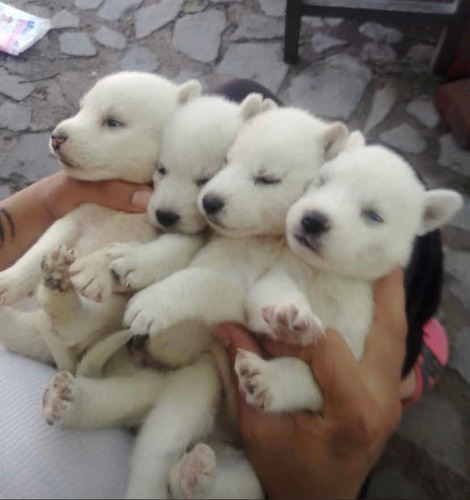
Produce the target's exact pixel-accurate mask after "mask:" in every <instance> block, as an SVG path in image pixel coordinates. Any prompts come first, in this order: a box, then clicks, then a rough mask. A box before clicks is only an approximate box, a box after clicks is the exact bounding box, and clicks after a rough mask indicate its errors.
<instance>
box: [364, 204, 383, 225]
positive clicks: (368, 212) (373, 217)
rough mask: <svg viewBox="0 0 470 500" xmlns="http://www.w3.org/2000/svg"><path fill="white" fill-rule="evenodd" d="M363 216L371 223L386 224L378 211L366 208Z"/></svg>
mask: <svg viewBox="0 0 470 500" xmlns="http://www.w3.org/2000/svg"><path fill="white" fill-rule="evenodd" d="M362 216H363V217H364V218H365V219H367V220H368V221H370V222H373V223H375V224H381V223H382V222H384V220H383V218H382V217H381V216H380V215H379V214H378V213H377V211H376V210H373V209H371V208H366V209H364V210H363V211H362Z"/></svg>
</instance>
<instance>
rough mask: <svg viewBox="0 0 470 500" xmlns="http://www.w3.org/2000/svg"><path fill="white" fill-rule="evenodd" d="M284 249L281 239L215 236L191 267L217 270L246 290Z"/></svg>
mask: <svg viewBox="0 0 470 500" xmlns="http://www.w3.org/2000/svg"><path fill="white" fill-rule="evenodd" d="M283 248H284V243H283V240H282V238H275V237H272V238H270V237H259V238H256V237H254V238H242V239H239V240H238V239H230V238H223V237H216V238H214V239H213V240H212V241H211V242H210V244H209V245H207V246H206V247H205V249H204V251H203V252H201V253H200V255H199V257H197V258H196V259H194V261H193V263H192V264H191V265H192V266H193V265H194V266H196V267H197V266H201V267H206V268H209V269H213V270H216V271H218V272H220V273H222V274H223V275H224V276H225V277H226V278H227V279H229V280H231V281H234V282H236V283H238V284H240V285H242V286H243V288H245V289H247V290H248V289H249V288H250V287H251V286H252V285H253V283H255V282H256V281H257V280H258V279H259V278H260V277H261V276H262V275H263V274H264V273H265V272H266V270H267V269H269V268H270V267H271V266H272V265H273V263H274V262H275V260H276V258H277V257H278V256H279V254H280V252H281V251H282V249H283Z"/></svg>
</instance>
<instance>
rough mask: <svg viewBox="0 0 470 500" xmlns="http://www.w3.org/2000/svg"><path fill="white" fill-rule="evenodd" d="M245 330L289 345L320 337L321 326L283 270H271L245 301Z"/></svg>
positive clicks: (307, 303) (306, 342) (308, 341)
mask: <svg viewBox="0 0 470 500" xmlns="http://www.w3.org/2000/svg"><path fill="white" fill-rule="evenodd" d="M246 311H247V322H248V328H249V329H250V330H251V331H253V332H255V333H258V334H263V335H267V336H269V337H272V338H276V339H279V340H282V341H284V342H287V343H291V344H303V345H305V344H310V343H312V342H315V340H316V339H317V338H318V337H321V336H323V335H324V334H325V333H324V328H323V324H322V322H321V320H320V318H318V316H316V315H315V314H314V313H313V312H312V309H311V307H310V304H309V302H308V300H307V298H306V297H305V295H304V294H303V293H302V292H301V291H300V289H299V288H298V286H297V284H296V283H295V282H294V281H293V280H292V278H291V277H290V276H289V275H288V274H287V273H286V272H284V271H282V270H279V269H276V268H273V269H272V270H271V271H270V272H268V273H267V274H266V275H265V276H264V277H263V278H261V279H260V280H259V281H258V282H257V283H255V285H254V286H253V288H252V289H251V290H250V293H249V294H248V297H247V299H246Z"/></svg>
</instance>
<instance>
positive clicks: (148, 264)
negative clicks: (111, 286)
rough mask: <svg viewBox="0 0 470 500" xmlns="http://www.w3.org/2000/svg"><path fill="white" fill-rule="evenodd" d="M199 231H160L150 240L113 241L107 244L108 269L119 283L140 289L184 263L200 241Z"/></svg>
mask: <svg viewBox="0 0 470 500" xmlns="http://www.w3.org/2000/svg"><path fill="white" fill-rule="evenodd" d="M203 241H204V240H203V237H202V236H200V235H194V236H188V235H181V234H163V235H161V236H160V237H158V238H157V239H156V240H154V241H151V242H150V243H145V244H143V245H140V244H132V243H115V244H114V245H111V246H110V247H109V248H108V251H107V255H108V257H109V258H110V260H111V262H110V265H109V267H110V269H111V270H112V271H113V272H114V273H115V274H116V275H117V276H118V278H119V281H120V282H121V285H123V286H125V287H126V288H129V289H131V290H142V288H145V287H147V286H149V285H151V284H152V283H156V282H157V281H161V280H162V279H164V278H166V277H167V276H170V275H171V274H173V273H175V272H176V271H179V270H181V269H184V268H185V267H187V266H188V264H189V263H190V261H191V259H192V258H193V257H194V255H195V253H196V252H197V251H198V250H199V249H200V248H201V246H202V244H203Z"/></svg>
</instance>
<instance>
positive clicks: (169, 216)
mask: <svg viewBox="0 0 470 500" xmlns="http://www.w3.org/2000/svg"><path fill="white" fill-rule="evenodd" d="M156 215H157V220H158V222H159V223H160V224H161V225H162V226H164V227H170V226H173V225H174V224H176V223H177V222H178V221H179V220H180V216H179V215H178V214H176V213H175V212H171V211H170V210H157V211H156Z"/></svg>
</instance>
